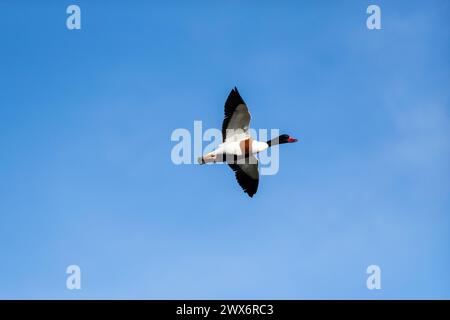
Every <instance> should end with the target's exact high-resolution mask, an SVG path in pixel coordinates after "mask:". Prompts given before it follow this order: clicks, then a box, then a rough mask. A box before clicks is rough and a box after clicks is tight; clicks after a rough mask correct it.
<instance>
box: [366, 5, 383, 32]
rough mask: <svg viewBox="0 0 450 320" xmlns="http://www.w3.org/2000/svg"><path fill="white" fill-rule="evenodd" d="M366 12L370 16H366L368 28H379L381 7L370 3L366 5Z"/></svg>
mask: <svg viewBox="0 0 450 320" xmlns="http://www.w3.org/2000/svg"><path fill="white" fill-rule="evenodd" d="M367 14H370V16H369V17H368V18H367V21H366V25H367V29H369V30H380V29H381V9H380V7H379V6H377V5H375V4H371V5H370V6H368V7H367Z"/></svg>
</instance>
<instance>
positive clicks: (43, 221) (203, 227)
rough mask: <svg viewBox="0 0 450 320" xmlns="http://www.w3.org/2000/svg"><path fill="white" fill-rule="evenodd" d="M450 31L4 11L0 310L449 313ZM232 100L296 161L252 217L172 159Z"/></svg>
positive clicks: (414, 19)
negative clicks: (8, 302) (424, 302)
mask: <svg viewBox="0 0 450 320" xmlns="http://www.w3.org/2000/svg"><path fill="white" fill-rule="evenodd" d="M73 3H75V4H78V5H79V6H80V7H81V11H82V29H81V30H74V31H69V30H67V28H66V25H65V22H66V18H67V14H66V13H65V10H66V7H67V6H68V5H69V4H73ZM371 3H375V4H378V5H379V6H380V7H381V12H382V30H375V31H370V30H368V29H367V28H366V18H367V14H366V8H367V6H368V5H369V4H371ZM448 12H450V3H449V2H448V1H444V0H442V1H427V2H424V1H374V2H368V1H356V0H355V1H345V2H344V1H333V2H331V1H285V2H284V3H283V4H280V3H278V2H277V3H275V2H274V1H215V2H214V3H212V1H198V2H192V3H189V4H188V3H186V2H181V1H179V2H177V1H172V2H164V3H163V2H159V3H156V2H150V1H148V2H147V1H136V2H134V3H129V2H125V1H109V2H108V3H107V2H106V1H74V2H69V1H40V2H39V4H38V3H35V2H31V1H28V2H26V1H2V2H1V3H0V41H1V50H0V86H1V88H2V90H1V91H0V181H1V184H0V298H26V299H28V298H39V299H45V298H61V299H79V298H86V299H91V298H126V299H155V298H162V299H164V298H168V299H173V298H206V299H212V298H236V299H241V298H242V299H244V298H245V299H246V298H255V299H260V298H267V299H272V298H276V299H323V298H326V299H329V298H336V299H345V298H353V299H380V298H387V299H392V298H414V299H417V298H425V299H429V298H447V299H448V298H450V273H449V270H450V256H449V243H450V236H449V232H448V226H449V224H450V200H449V190H450V183H449V181H450V179H449V178H450V165H449V163H450V117H449V112H450V100H449V98H450V91H449V90H448V88H449V83H450V74H449V70H450V69H449V60H448V57H449V56H450V50H449V49H450V48H449V43H450V42H449V40H450V38H449V36H450V28H449V27H448V19H447V16H448ZM235 85H236V86H237V87H238V88H239V90H240V92H241V94H242V96H243V98H244V100H245V101H246V102H247V104H248V106H249V108H250V111H251V113H252V116H253V119H252V123H251V125H252V126H253V127H254V128H279V129H280V131H281V132H283V133H289V134H292V135H293V136H295V137H298V138H300V139H301V141H300V142H299V143H297V144H293V145H286V146H282V147H281V148H280V156H281V164H280V170H279V172H278V174H277V175H274V176H263V177H262V178H261V181H260V188H259V191H258V193H257V194H256V195H255V197H254V198H253V199H250V198H249V197H247V196H246V195H245V194H244V193H243V192H242V191H241V190H240V188H239V186H238V185H237V183H236V181H235V180H234V177H233V174H232V172H231V170H229V169H228V168H227V167H226V166H220V165H219V166H203V167H200V166H194V165H181V166H175V165H174V164H173V163H172V162H171V159H170V152H171V149H172V147H173V146H174V143H173V142H171V141H170V135H171V133H172V131H173V130H174V129H176V128H188V129H192V128H193V122H194V120H202V121H203V125H204V127H206V128H208V127H220V125H221V122H222V117H223V103H224V101H225V99H226V96H227V95H228V92H229V90H230V89H231V88H232V87H234V86H235ZM71 264H77V265H79V266H80V267H81V270H82V289H81V290H79V291H76V290H74V291H70V290H67V289H66V287H65V284H66V277H67V275H66V273H65V270H66V267H67V266H68V265H71ZM372 264H376V265H379V266H380V268H381V270H382V279H381V285H382V289H381V290H368V289H367V288H366V278H367V274H366V268H367V266H369V265H372Z"/></svg>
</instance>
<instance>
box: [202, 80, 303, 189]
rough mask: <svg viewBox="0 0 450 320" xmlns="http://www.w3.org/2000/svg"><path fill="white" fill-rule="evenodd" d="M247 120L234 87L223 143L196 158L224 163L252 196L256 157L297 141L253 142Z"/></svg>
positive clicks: (227, 103)
mask: <svg viewBox="0 0 450 320" xmlns="http://www.w3.org/2000/svg"><path fill="white" fill-rule="evenodd" d="M250 119H251V116H250V113H249V111H248V108H247V105H246V104H245V102H244V100H243V99H242V97H241V96H240V94H239V92H238V90H237V88H236V87H234V89H233V90H231V92H230V94H229V95H228V98H227V100H226V101H225V118H224V119H223V123H222V140H223V142H222V143H221V144H220V145H219V146H218V147H217V149H215V150H214V151H212V152H210V153H208V154H206V155H204V156H201V157H199V158H198V163H199V164H205V163H210V162H226V163H227V164H228V165H229V166H230V168H231V169H232V170H233V171H234V173H235V176H236V180H237V182H238V183H239V185H240V186H241V188H242V189H243V190H244V192H245V193H247V194H248V195H249V196H250V197H253V195H254V194H255V193H256V191H257V190H258V184H259V171H258V160H257V159H256V157H255V155H256V154H258V153H259V152H261V151H263V150H266V149H267V148H270V147H271V146H274V145H277V144H284V143H292V142H296V141H297V139H295V138H293V137H291V136H289V135H288V134H282V135H280V136H278V137H277V138H275V139H272V140H270V141H267V142H263V141H257V140H254V139H252V138H251V137H250V134H249V132H248V129H249V124H250Z"/></svg>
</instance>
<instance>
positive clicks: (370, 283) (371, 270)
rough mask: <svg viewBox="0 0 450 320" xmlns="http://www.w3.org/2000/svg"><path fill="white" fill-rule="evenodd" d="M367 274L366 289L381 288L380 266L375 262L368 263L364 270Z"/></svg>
mask: <svg viewBox="0 0 450 320" xmlns="http://www.w3.org/2000/svg"><path fill="white" fill-rule="evenodd" d="M366 272H367V274H369V277H368V278H367V282H366V285H367V289H369V290H374V289H377V290H379V289H381V268H380V267H379V266H377V265H375V264H373V265H370V266H368V267H367V270H366Z"/></svg>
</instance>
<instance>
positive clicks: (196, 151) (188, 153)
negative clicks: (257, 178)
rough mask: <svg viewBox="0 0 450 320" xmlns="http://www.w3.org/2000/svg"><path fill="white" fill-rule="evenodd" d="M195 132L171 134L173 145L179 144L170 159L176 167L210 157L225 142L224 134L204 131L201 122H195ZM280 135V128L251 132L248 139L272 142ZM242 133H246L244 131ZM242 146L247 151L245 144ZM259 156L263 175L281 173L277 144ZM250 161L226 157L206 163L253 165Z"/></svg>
mask: <svg viewBox="0 0 450 320" xmlns="http://www.w3.org/2000/svg"><path fill="white" fill-rule="evenodd" d="M193 129H194V130H193V134H191V131H189V130H188V129H186V128H178V129H175V130H173V131H172V134H171V136H170V140H171V141H172V142H176V144H175V145H174V146H173V147H172V150H171V153H170V158H171V160H172V163H173V164H175V165H181V164H197V162H198V159H199V158H202V156H203V155H207V154H209V153H210V152H212V151H213V150H214V149H215V148H216V147H217V146H220V144H221V143H222V132H221V131H220V130H219V129H216V128H209V129H206V130H205V131H203V125H202V121H194V128H193ZM279 132H280V131H279V130H278V129H270V130H267V129H259V130H255V129H252V128H250V129H248V135H249V137H252V139H253V140H259V141H266V140H270V139H273V138H275V137H277V136H278V135H279ZM242 133H243V134H247V133H244V132H242ZM269 133H270V134H269ZM256 138H257V139H256ZM238 139H239V138H238ZM204 142H206V146H204V145H203V144H204ZM236 143H238V142H236ZM254 144H255V143H254ZM255 145H256V144H255ZM243 147H244V148H245V146H244V145H243ZM256 153H257V157H258V161H259V165H260V174H261V175H274V174H276V173H277V172H278V170H279V166H280V165H279V159H280V157H279V146H278V145H274V146H272V147H271V148H270V149H268V148H267V149H265V150H262V151H261V152H259V151H258V152H256ZM251 159H252V158H250V160H251ZM250 160H249V159H248V158H246V159H237V160H236V159H230V158H229V157H228V156H227V157H226V158H220V159H219V158H217V159H213V160H212V161H207V162H213V163H225V162H229V161H234V163H241V162H242V163H244V162H243V161H249V162H250ZM245 163H248V162H245Z"/></svg>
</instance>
